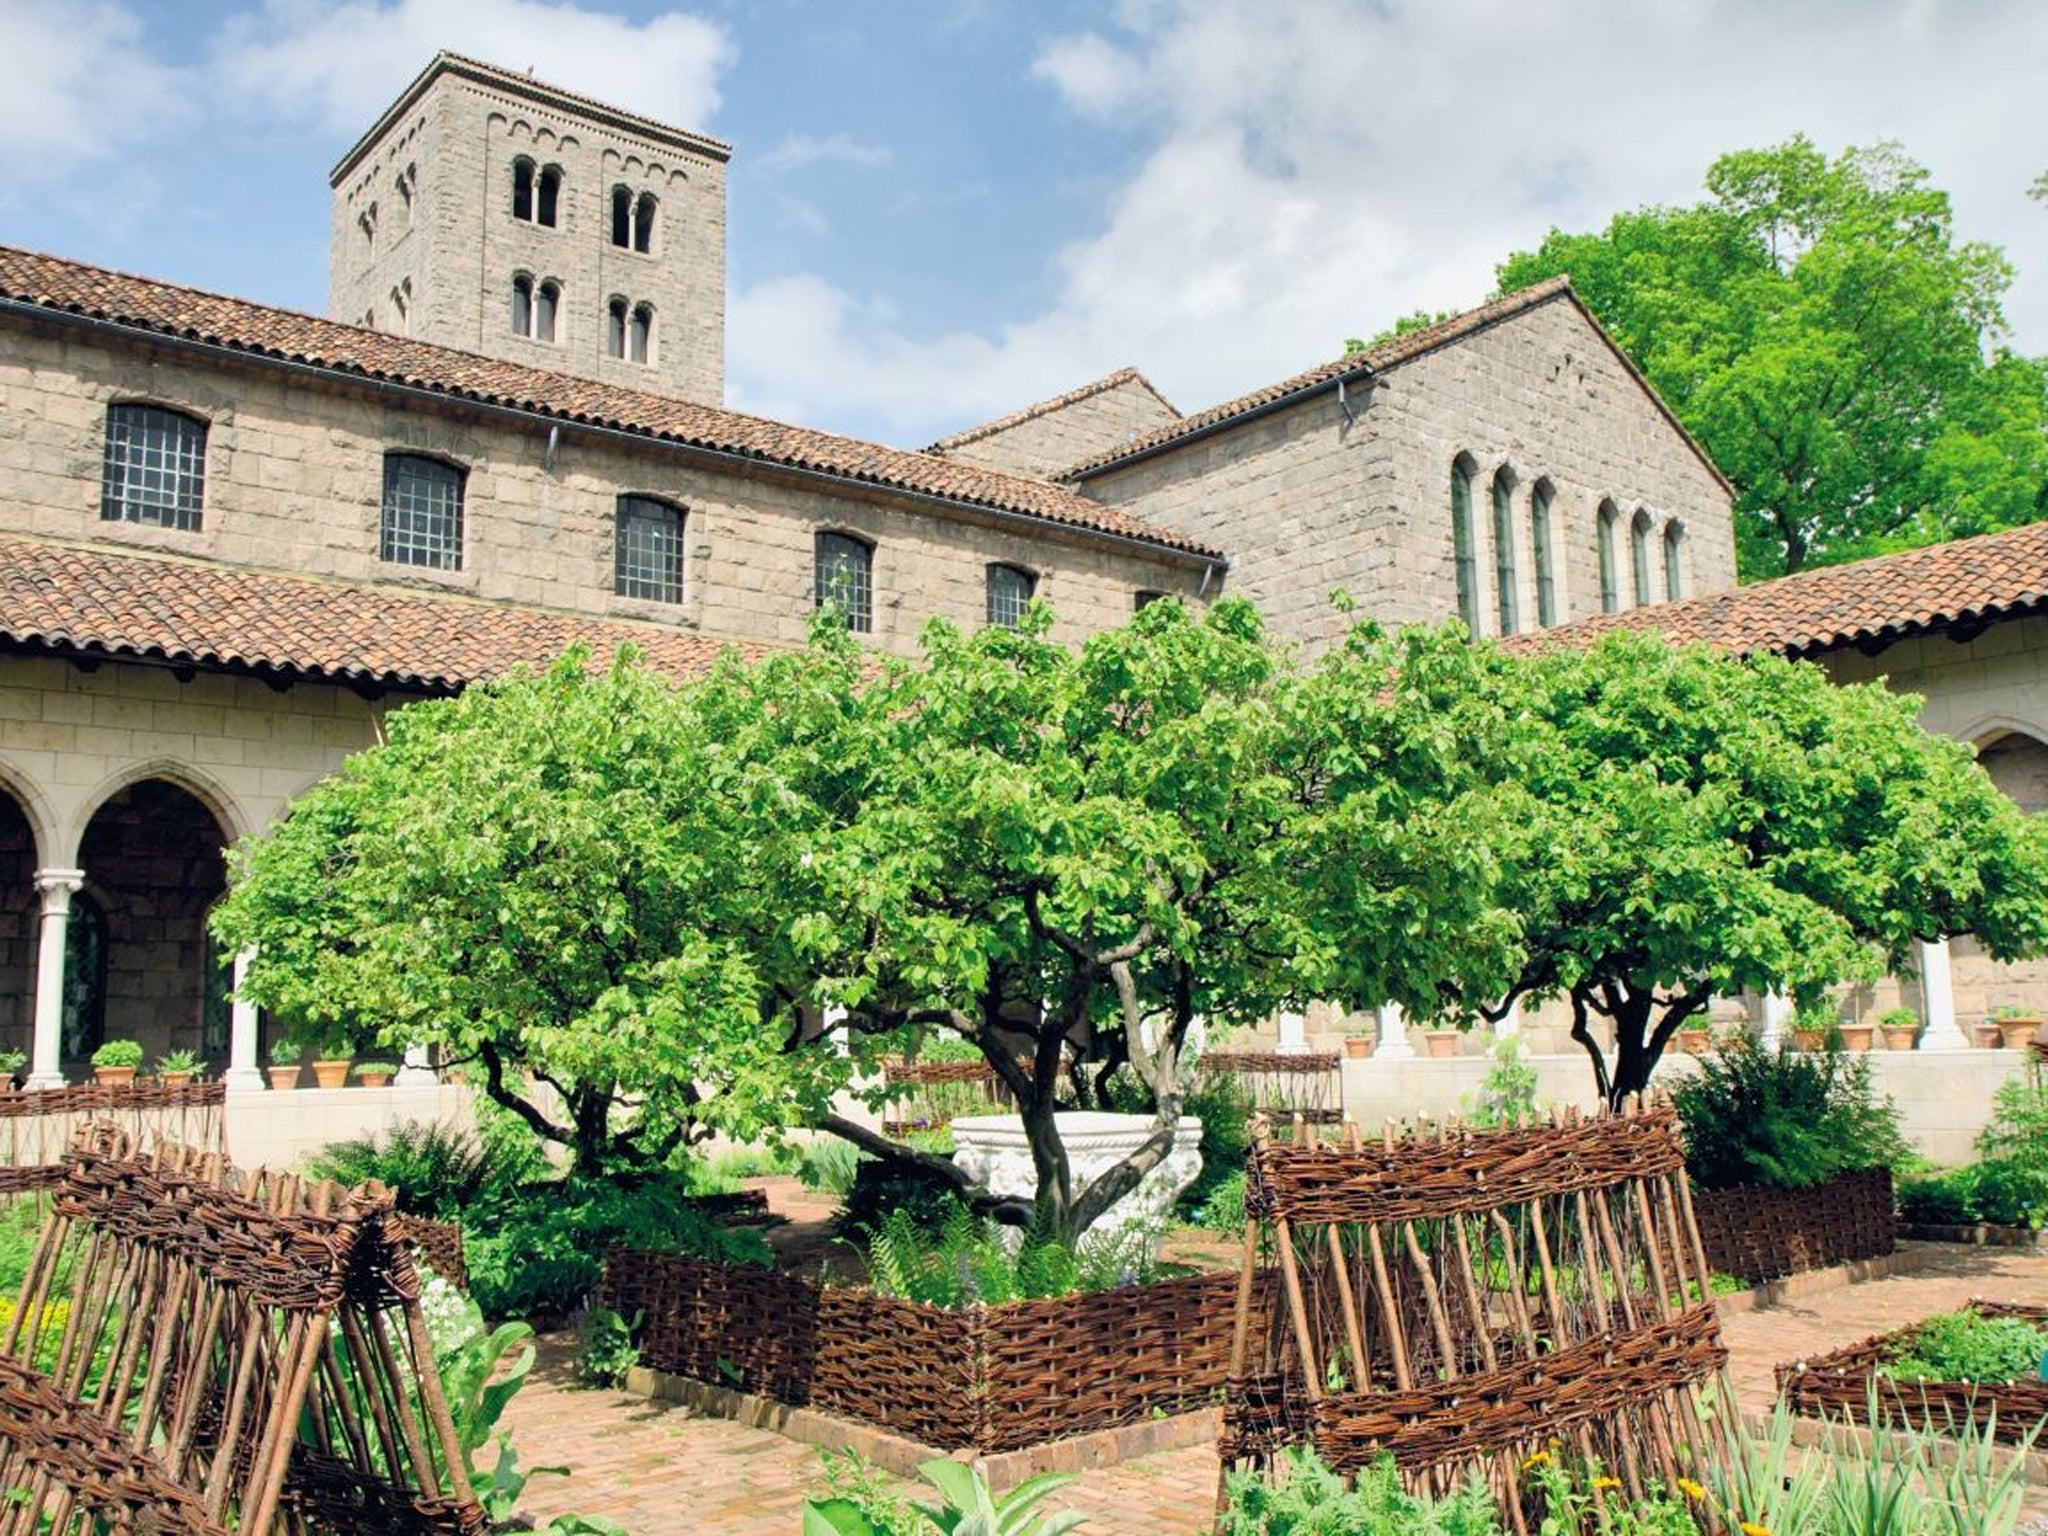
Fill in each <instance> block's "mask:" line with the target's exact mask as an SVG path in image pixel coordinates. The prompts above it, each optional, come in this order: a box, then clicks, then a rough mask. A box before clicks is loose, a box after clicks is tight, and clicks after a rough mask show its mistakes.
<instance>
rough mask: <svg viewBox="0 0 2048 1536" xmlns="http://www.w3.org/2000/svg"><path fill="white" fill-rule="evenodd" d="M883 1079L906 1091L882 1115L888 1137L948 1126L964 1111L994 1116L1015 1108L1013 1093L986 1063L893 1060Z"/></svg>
mask: <svg viewBox="0 0 2048 1536" xmlns="http://www.w3.org/2000/svg"><path fill="white" fill-rule="evenodd" d="M882 1081H883V1082H884V1083H885V1084H886V1085H887V1086H888V1087H890V1088H892V1089H901V1090H904V1091H903V1092H901V1093H899V1094H897V1095H896V1096H894V1097H893V1098H891V1100H890V1102H889V1107H888V1109H887V1111H885V1113H884V1115H883V1119H882V1131H883V1134H884V1135H888V1136H903V1135H907V1134H909V1133H910V1132H912V1131H938V1130H944V1129H945V1128H946V1127H947V1126H948V1125H950V1124H952V1123H953V1121H954V1120H955V1119H957V1118H958V1117H960V1116H961V1115H987V1114H995V1113H998V1112H1000V1111H1002V1110H1004V1109H1007V1108H1009V1107H1010V1106H1011V1099H1010V1092H1009V1090H1008V1089H1007V1088H1005V1087H1004V1086H1003V1084H1002V1082H1001V1080H1000V1079H998V1078H997V1077H996V1069H995V1068H994V1067H992V1066H990V1065H989V1064H988V1063H987V1062H986V1061H892V1062H888V1063H886V1064H885V1065H884V1066H883V1068H882Z"/></svg>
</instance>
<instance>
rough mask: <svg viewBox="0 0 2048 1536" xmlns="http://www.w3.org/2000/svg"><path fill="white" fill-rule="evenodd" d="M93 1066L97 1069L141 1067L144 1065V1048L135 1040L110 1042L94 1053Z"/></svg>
mask: <svg viewBox="0 0 2048 1536" xmlns="http://www.w3.org/2000/svg"><path fill="white" fill-rule="evenodd" d="M92 1064H93V1065H94V1066H96V1067H139V1066H141V1065H142V1046H141V1045H140V1044H139V1043H137V1042H136V1041H133V1040H109V1041H108V1042H107V1043H106V1044H105V1045H103V1046H101V1047H100V1048H99V1049H98V1050H96V1051H94V1052H93V1053H92Z"/></svg>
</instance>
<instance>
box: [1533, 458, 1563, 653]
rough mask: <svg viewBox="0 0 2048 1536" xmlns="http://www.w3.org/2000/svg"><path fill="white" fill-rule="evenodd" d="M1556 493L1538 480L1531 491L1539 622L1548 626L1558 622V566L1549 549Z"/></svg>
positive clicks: (1537, 620) (1546, 627)
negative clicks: (1551, 513)
mask: <svg viewBox="0 0 2048 1536" xmlns="http://www.w3.org/2000/svg"><path fill="white" fill-rule="evenodd" d="M1556 499H1557V492H1556V491H1555V489H1553V488H1552V486H1551V484H1550V482H1549V481H1548V480H1538V481H1537V482H1536V488H1535V489H1534V490H1532V491H1530V492H1529V557H1530V558H1531V559H1532V560H1534V561H1535V562H1536V622H1537V623H1538V624H1540V625H1542V626H1543V627H1544V628H1545V629H1548V628H1550V626H1551V625H1553V624H1555V623H1556V622H1557V616H1558V615H1557V568H1556V565H1555V563H1554V562H1553V560H1552V558H1551V550H1550V504H1551V502H1553V501H1555V500H1556Z"/></svg>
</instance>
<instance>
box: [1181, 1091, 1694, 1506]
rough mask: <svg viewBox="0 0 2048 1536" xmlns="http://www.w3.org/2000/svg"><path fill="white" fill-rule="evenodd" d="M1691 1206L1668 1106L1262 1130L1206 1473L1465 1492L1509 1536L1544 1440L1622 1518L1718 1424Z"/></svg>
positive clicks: (1672, 1477)
mask: <svg viewBox="0 0 2048 1536" xmlns="http://www.w3.org/2000/svg"><path fill="white" fill-rule="evenodd" d="M1689 1200H1690V1196H1689V1194H1688V1192H1687V1189H1686V1184H1685V1175H1684V1159H1683V1155H1682V1152H1681V1148H1680V1145H1679V1139H1678V1128H1677V1121H1676V1117H1675V1116H1674V1115H1673V1113H1672V1112H1671V1110H1670V1109H1669V1108H1668V1107H1658V1108H1655V1109H1650V1110H1638V1111H1637V1112H1636V1113H1633V1114H1629V1115H1625V1116H1618V1117H1614V1118H1605V1119H1599V1120H1580V1119H1578V1118H1576V1117H1572V1116H1567V1117H1563V1118H1559V1119H1554V1120H1552V1121H1551V1122H1548V1123H1545V1124H1541V1125H1533V1126H1524V1127H1517V1128H1512V1129H1507V1130H1501V1131H1489V1132H1473V1131H1467V1130H1458V1129H1454V1128H1445V1129H1443V1130H1441V1131H1440V1132H1439V1133H1438V1134H1437V1135H1435V1136H1424V1135H1415V1136H1410V1137H1407V1138H1405V1139H1400V1140H1397V1139H1395V1137H1394V1134H1393V1132H1392V1131H1391V1130H1389V1131H1388V1132H1387V1133H1386V1134H1385V1135H1384V1136H1383V1137H1382V1138H1381V1139H1379V1140H1378V1141H1363V1140H1361V1139H1360V1137H1359V1136H1358V1134H1357V1128H1356V1127H1355V1126H1346V1127H1345V1128H1344V1132H1343V1134H1342V1136H1341V1138H1340V1139H1337V1140H1334V1141H1333V1140H1331V1139H1328V1138H1317V1137H1315V1136H1314V1135H1313V1134H1312V1133H1310V1132H1307V1131H1297V1133H1296V1139H1295V1141H1294V1142H1293V1143H1292V1144H1281V1143H1277V1142H1274V1141H1273V1140H1271V1139H1270V1136H1269V1135H1268V1134H1267V1130H1266V1127H1264V1126H1263V1125H1260V1126H1259V1127H1258V1128H1257V1130H1256V1132H1255V1144H1254V1147H1253V1151H1252V1157H1251V1162H1250V1166H1249V1169H1248V1173H1247V1189H1246V1200H1245V1205H1246V1212H1247V1222H1246V1229H1245V1262H1244V1268H1243V1272H1242V1275H1241V1278H1240V1290H1239V1293H1238V1294H1239V1311H1238V1323H1237V1329H1236V1335H1235V1340H1234V1343H1233V1346H1232V1362H1231V1372H1230V1385H1229V1390H1228V1396H1227V1399H1226V1405H1225V1409H1224V1426H1223V1434H1222V1437H1221V1441H1220V1444H1219V1450H1220V1452H1221V1456H1222V1460H1223V1463H1224V1466H1225V1468H1226V1469H1227V1468H1229V1467H1230V1466H1231V1465H1233V1464H1236V1463H1246V1462H1250V1463H1254V1464H1262V1463H1266V1462H1269V1461H1270V1459H1271V1457H1272V1454H1273V1453H1274V1452H1275V1451H1276V1450H1277V1449H1279V1448H1280V1447H1282V1446H1286V1445H1298V1444H1309V1445H1313V1446H1314V1447H1315V1449H1316V1451H1317V1452H1318V1453H1319V1454H1320V1455H1321V1456H1322V1457H1323V1459H1324V1460H1325V1461H1327V1462H1328V1463H1329V1464H1330V1465H1331V1466H1332V1467H1334V1468H1335V1469H1337V1470H1338V1471H1340V1472H1344V1473H1350V1472H1353V1471H1356V1470H1358V1469H1359V1468H1361V1467H1364V1466H1366V1465H1368V1464H1370V1463H1371V1462H1372V1461H1374V1460H1375V1459H1376V1458H1377V1457H1378V1456H1379V1455H1380V1454H1381V1453H1382V1452H1389V1453H1391V1454H1392V1455H1393V1457H1394V1460H1395V1462H1396V1463H1397V1465H1398V1466H1399V1467H1400V1468H1401V1470H1402V1471H1403V1472H1404V1474H1406V1475H1407V1476H1408V1478H1409V1481H1410V1482H1411V1484H1413V1485H1416V1486H1421V1487H1427V1488H1431V1489H1434V1490H1437V1491H1442V1490H1444V1489H1446V1488H1448V1487H1450V1486H1451V1485H1452V1484H1453V1483H1455V1482H1457V1481H1459V1480H1461V1479H1462V1478H1464V1477H1465V1476H1466V1475H1468V1474H1470V1473H1472V1472H1475V1471H1476V1472H1479V1473H1481V1474H1483V1475H1484V1476H1485V1477H1486V1478H1487V1480H1488V1481H1489V1483H1490V1484H1491V1485H1492V1487H1493V1489H1494V1492H1495V1495H1496V1497H1497V1499H1498V1500H1499V1502H1500V1505H1501V1507H1502V1509H1503V1511H1504V1512H1505V1513H1506V1514H1507V1515H1508V1517H1509V1519H1510V1520H1511V1522H1512V1524H1513V1528H1514V1529H1515V1530H1516V1531H1517V1532H1522V1533H1526V1532H1527V1530H1528V1522H1527V1519H1526V1514H1525V1511H1524V1507H1523V1499H1522V1490H1521V1488H1520V1486H1519V1481H1518V1478H1519V1473H1520V1467H1521V1463H1522V1461H1523V1459H1524V1458H1525V1457H1527V1456H1528V1455H1530V1454H1532V1453H1534V1452H1535V1451H1536V1450H1538V1449H1539V1448H1545V1447H1548V1446H1549V1445H1550V1444H1551V1443H1553V1442H1561V1443H1562V1445H1563V1446H1564V1447H1565V1448H1566V1449H1568V1450H1570V1451H1573V1452H1576V1453H1577V1454H1579V1455H1580V1456H1583V1457H1585V1458H1587V1459H1588V1460H1594V1459H1597V1460H1598V1461H1599V1462H1600V1463H1601V1464H1602V1465H1604V1466H1605V1467H1607V1468H1609V1469H1611V1470H1612V1472H1613V1474H1614V1475H1615V1476H1616V1477H1618V1478H1620V1479H1622V1480H1623V1482H1624V1483H1625V1485H1626V1486H1627V1489H1628V1491H1629V1493H1630V1495H1631V1496H1632V1497H1641V1496H1642V1494H1643V1492H1644V1491H1645V1490H1646V1489H1647V1488H1648V1487H1649V1486H1650V1485H1652V1484H1661V1485H1662V1486H1664V1487H1666V1488H1669V1487H1671V1486H1672V1485H1673V1484H1674V1483H1675V1481H1676V1479H1677V1478H1678V1477H1680V1476H1681V1475H1687V1474H1688V1473H1692V1474H1694V1475H1696V1473H1697V1470H1698V1469H1699V1468H1700V1467H1701V1466H1702V1465H1703V1464H1706V1463H1707V1462H1709V1461H1715V1460H1721V1459H1723V1458H1725V1457H1726V1455H1727V1452H1728V1445H1727V1442H1726V1441H1725V1439H1723V1438H1722V1437H1723V1436H1725V1435H1726V1433H1727V1432H1728V1431H1727V1426H1728V1423H1729V1422H1730V1420H1731V1418H1732V1414H1733V1403H1732V1400H1731V1399H1730V1398H1729V1396H1728V1393H1727V1385H1726V1380H1725V1377H1724V1376H1723V1375H1722V1366H1723V1365H1724V1363H1725V1362H1726V1360H1727V1351H1726V1350H1725V1349H1724V1348H1723V1347H1722V1345H1721V1338H1720V1327H1719V1323H1718V1321H1717V1319H1716V1316H1715V1312H1714V1308H1713V1305H1712V1301H1711V1298H1710V1297H1709V1295H1708V1283H1707V1282H1708V1273H1709V1271H1708V1269H1707V1263H1706V1258H1705V1255H1704V1254H1703V1253H1702V1252H1701V1250H1700V1242H1699V1234H1698V1231H1697V1229H1696V1227H1695V1225H1694V1222H1693V1218H1692V1211H1691V1207H1690V1204H1689ZM1275 1272H1277V1273H1278V1276H1279V1280H1280V1286H1281V1293H1282V1295H1283V1296H1284V1304H1282V1305H1281V1306H1278V1307H1276V1308H1275V1309H1274V1311H1273V1315H1272V1317H1271V1320H1270V1321H1269V1322H1267V1323H1266V1324H1265V1325H1264V1326H1261V1325H1260V1324H1259V1322H1258V1320H1257V1319H1256V1317H1255V1316H1254V1309H1253V1307H1252V1306H1251V1299H1252V1298H1253V1296H1254V1295H1255V1294H1256V1292H1257V1290H1258V1288H1259V1287H1260V1285H1261V1284H1262V1283H1266V1282H1270V1279H1271V1277H1272V1275H1273V1274H1274V1273H1275ZM1703 1394H1711V1399H1710V1400H1711V1401H1713V1402H1714V1403H1715V1405H1716V1407H1717V1409H1718V1410H1719V1411H1717V1412H1714V1413H1712V1414H1710V1415H1707V1416H1705V1417H1704V1418H1703V1417H1702V1415H1701V1414H1700V1412H1699V1411H1698V1409H1699V1407H1700V1405H1701V1402H1702V1400H1703Z"/></svg>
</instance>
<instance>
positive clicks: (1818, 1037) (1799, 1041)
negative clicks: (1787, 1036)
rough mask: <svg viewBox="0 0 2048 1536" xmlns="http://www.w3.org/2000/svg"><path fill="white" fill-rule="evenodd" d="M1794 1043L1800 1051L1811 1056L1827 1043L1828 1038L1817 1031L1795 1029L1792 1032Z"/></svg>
mask: <svg viewBox="0 0 2048 1536" xmlns="http://www.w3.org/2000/svg"><path fill="white" fill-rule="evenodd" d="M1792 1042H1793V1044H1795V1045H1797V1046H1798V1047H1799V1049H1800V1050H1802V1051H1805V1052H1806V1053H1807V1054H1808V1055H1811V1054H1812V1053H1813V1052H1815V1051H1817V1050H1819V1049H1820V1048H1821V1047H1822V1046H1823V1045H1825V1044H1826V1043H1827V1036H1825V1035H1823V1034H1822V1033H1821V1032H1820V1031H1819V1030H1817V1029H1795V1030H1793V1031H1792Z"/></svg>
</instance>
